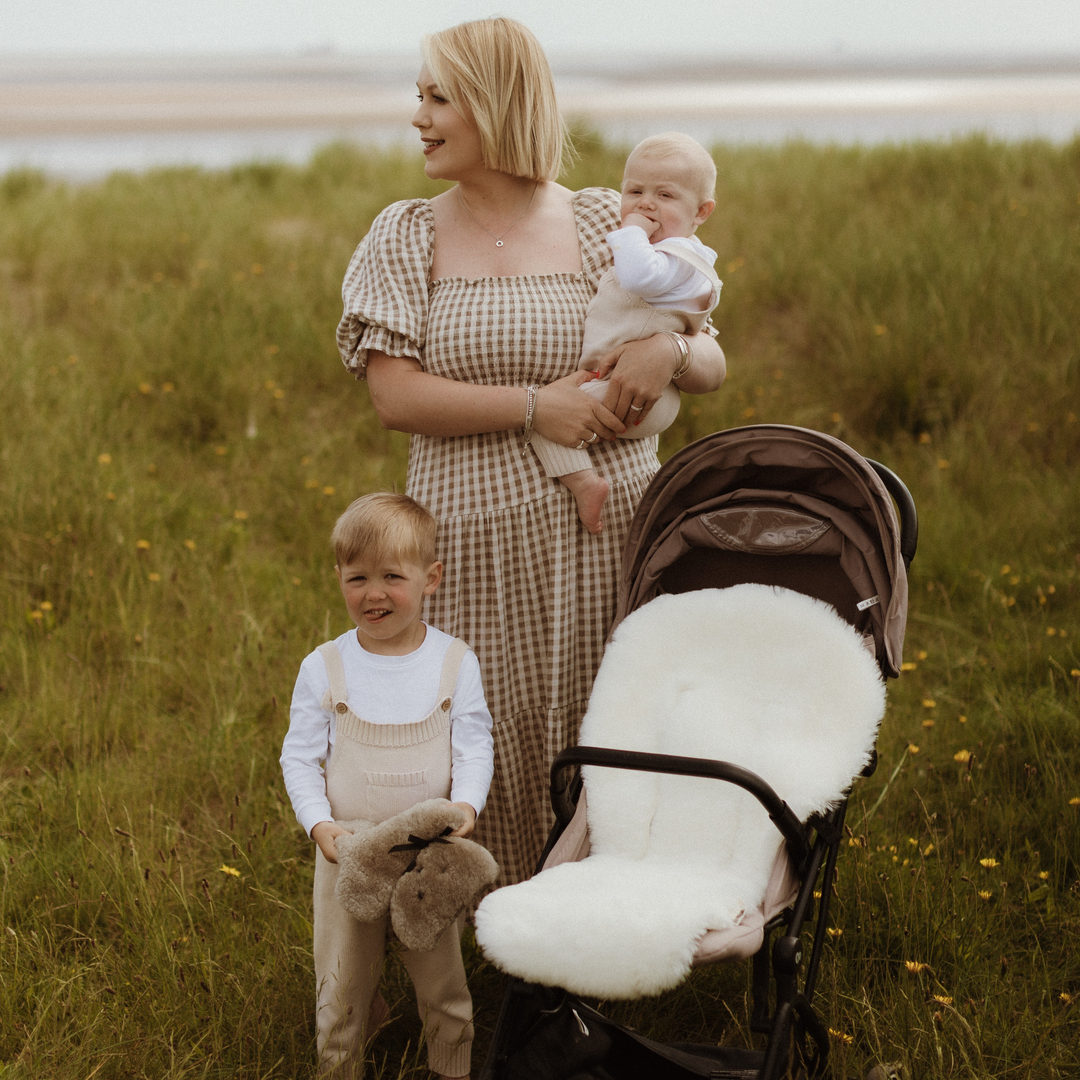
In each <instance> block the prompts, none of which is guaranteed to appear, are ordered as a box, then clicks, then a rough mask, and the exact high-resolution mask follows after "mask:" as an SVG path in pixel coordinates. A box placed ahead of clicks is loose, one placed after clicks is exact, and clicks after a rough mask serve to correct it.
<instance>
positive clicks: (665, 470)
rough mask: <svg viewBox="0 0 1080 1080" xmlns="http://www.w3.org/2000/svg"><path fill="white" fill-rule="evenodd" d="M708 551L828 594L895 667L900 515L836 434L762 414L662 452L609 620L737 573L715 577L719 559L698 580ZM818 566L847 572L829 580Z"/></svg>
mask: <svg viewBox="0 0 1080 1080" xmlns="http://www.w3.org/2000/svg"><path fill="white" fill-rule="evenodd" d="M710 552H715V553H716V554H717V555H718V556H721V557H722V558H724V559H727V560H728V563H729V564H731V565H735V564H738V566H739V568H740V569H739V570H738V571H736V575H737V579H738V580H764V581H765V583H774V584H783V585H787V586H788V587H794V588H796V589H798V590H799V591H802V592H806V593H808V594H810V595H816V596H819V598H821V599H824V600H828V601H829V602H831V603H833V604H834V605H835V606H836V607H837V609H838V610H839V611H840V614H841V615H843V616H844V618H846V619H847V620H848V621H849V622H851V623H852V624H853V625H855V626H856V628H857V629H859V630H861V631H862V632H863V633H864V635H866V637H867V639H868V644H869V639H870V638H872V639H873V650H874V653H875V655H876V656H877V658H878V663H879V664H880V666H881V669H882V672H883V673H884V674H885V675H886V676H893V677H895V676H896V675H898V674H899V672H900V663H901V659H902V655H903V644H904V625H905V622H906V619H907V599H908V586H907V572H906V570H905V566H904V560H903V558H902V556H901V551H900V526H899V523H898V521H897V516H896V511H895V509H894V507H893V502H892V498H891V496H890V495H889V492H888V490H887V489H886V487H885V485H884V483H883V482H882V480H881V478H880V477H879V476H878V474H877V473H876V472H875V471H874V468H873V467H872V466H871V465H870V464H869V463H868V462H867V461H866V459H865V458H863V457H862V456H861V455H859V454H858V453H857V452H856V451H854V450H853V449H852V448H851V447H849V446H848V445H846V444H845V443H843V442H841V441H840V440H839V439H835V438H833V437H832V436H831V435H826V434H823V433H822V432H818V431H811V430H809V429H807V428H800V427H791V426H788V425H782V424H759V425H754V426H751V427H742V428H733V429H731V430H728V431H722V432H718V433H716V434H715V435H710V436H707V437H705V438H704V439H700V440H698V441H697V442H696V443H693V444H692V445H690V446H687V447H685V448H684V449H682V450H681V451H679V452H678V453H677V454H675V455H674V456H673V457H671V458H670V459H669V460H668V461H667V462H666V463H665V464H664V466H663V467H662V468H661V469H660V471H659V472H658V473H657V474H656V476H655V478H654V479H653V482H652V484H651V485H650V486H649V489H648V490H647V491H646V493H645V495H644V497H643V498H642V501H641V503H640V505H639V506H638V510H637V513H636V514H635V516H634V520H633V522H632V524H631V527H630V533H629V536H628V538H627V542H626V547H625V548H624V550H623V561H622V576H621V583H620V589H619V603H618V610H617V612H616V616H615V622H614V624H613V626H612V630H614V627H615V626H618V624H619V623H620V622H621V621H622V620H623V619H624V618H625V617H626V615H627V614H629V613H630V612H631V611H635V610H636V609H637V608H639V607H641V605H642V604H645V603H648V601H649V600H651V599H653V597H655V596H657V595H658V594H659V593H661V592H667V591H685V589H687V588H708V587H715V586H717V585H719V584H734V583H735V579H733V580H729V581H724V582H720V581H717V580H716V578H715V573H716V564H713V565H711V566H709V567H708V568H705V569H703V570H702V571H701V573H700V575H699V577H698V579H695V577H694V569H693V566H692V562H693V558H694V557H695V556H697V555H701V554H702V553H706V554H707V553H710ZM722 553H724V554H722ZM687 556H689V557H690V558H689V559H686V558H684V557H687ZM762 556H765V557H766V559H768V560H769V561H767V562H766V561H765V560H763V559H762ZM680 560H682V568H681V570H680V567H679V566H677V565H676V564H679V563H680ZM739 560H743V561H742V562H741V563H740V562H739ZM747 560H749V562H747ZM751 565H752V566H753V567H755V568H758V569H760V568H765V569H766V570H768V571H770V572H771V571H783V573H782V574H781V576H779V577H776V576H773V577H770V573H766V574H765V575H764V576H758V574H757V572H756V569H752V570H749V571H747V570H746V567H748V566H751ZM824 565H828V566H830V567H833V568H836V573H835V575H834V576H835V577H836V578H837V579H844V580H842V581H831V582H827V581H826V580H825V578H824V576H822V575H821V567H822V566H824ZM688 567H689V568H688ZM744 571H745V573H744ZM740 574H742V576H739V575H740Z"/></svg>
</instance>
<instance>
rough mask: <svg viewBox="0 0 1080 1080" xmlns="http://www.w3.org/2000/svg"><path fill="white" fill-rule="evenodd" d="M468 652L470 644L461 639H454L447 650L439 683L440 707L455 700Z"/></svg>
mask: <svg viewBox="0 0 1080 1080" xmlns="http://www.w3.org/2000/svg"><path fill="white" fill-rule="evenodd" d="M468 651H469V646H468V643H467V642H464V641H462V640H461V638H454V640H453V641H451V642H450V648H449V649H447V650H446V659H445V660H443V666H442V679H441V680H440V681H439V706H442V705H443V704H444V703H446V702H448V701H452V700H453V697H454V689H455V688H456V687H457V680H458V672H459V671H460V670H461V661H462V660H464V659H465V654H466V653H467V652H468ZM437 707H438V706H437Z"/></svg>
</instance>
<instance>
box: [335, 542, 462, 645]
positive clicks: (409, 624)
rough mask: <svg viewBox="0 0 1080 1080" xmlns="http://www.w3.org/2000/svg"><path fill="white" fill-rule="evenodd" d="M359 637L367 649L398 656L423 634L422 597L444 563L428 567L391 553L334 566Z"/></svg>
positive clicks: (435, 584) (429, 591)
mask: <svg viewBox="0 0 1080 1080" xmlns="http://www.w3.org/2000/svg"><path fill="white" fill-rule="evenodd" d="M335 569H336V571H337V576H338V582H339V584H340V585H341V594H342V596H344V597H345V607H346V608H348V611H349V616H350V617H351V618H352V621H353V622H354V623H356V632H357V639H358V640H359V642H360V644H361V646H363V648H365V649H367V651H368V652H373V653H381V654H383V655H384V656H400V655H403V654H405V653H409V652H412V651H413V650H414V649H418V648H419V647H420V645H421V644H423V640H424V630H423V624H422V621H421V618H420V615H421V609H422V608H423V604H424V597H425V596H430V595H431V594H432V593H433V592H435V590H436V589H437V588H438V587H439V582H440V581H441V580H442V563H438V562H435V563H432V564H431V565H430V566H429V567H427V568H426V569H425V568H424V567H422V566H416V565H414V564H413V563H410V562H404V561H402V560H401V559H398V558H395V557H393V556H387V557H384V558H382V559H366V558H362V557H361V558H358V559H356V560H355V561H354V562H350V563H347V564H346V565H345V566H338V567H335Z"/></svg>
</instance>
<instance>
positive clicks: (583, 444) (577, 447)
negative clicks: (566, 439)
mask: <svg viewBox="0 0 1080 1080" xmlns="http://www.w3.org/2000/svg"><path fill="white" fill-rule="evenodd" d="M588 445H589V444H588V443H587V442H586V441H585V440H584V439H582V440H581V441H580V442H579V443H578V444H577V446H575V447H574V449H575V450H584V449H585V447H586V446H588Z"/></svg>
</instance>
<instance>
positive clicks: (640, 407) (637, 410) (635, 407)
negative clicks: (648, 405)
mask: <svg viewBox="0 0 1080 1080" xmlns="http://www.w3.org/2000/svg"><path fill="white" fill-rule="evenodd" d="M630 408H631V409H633V411H634V412H641V410H642V409H644V408H645V406H644V405H631V406H630Z"/></svg>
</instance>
